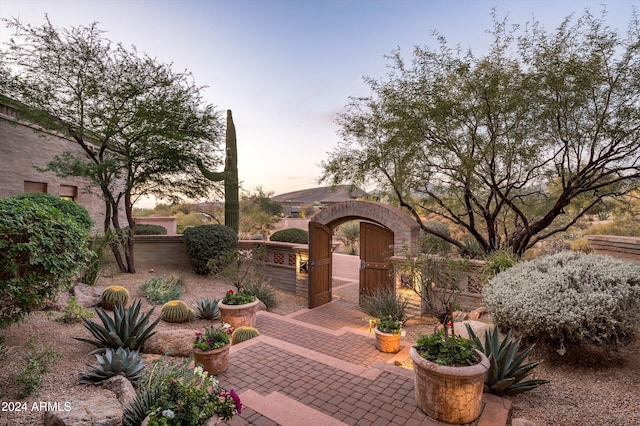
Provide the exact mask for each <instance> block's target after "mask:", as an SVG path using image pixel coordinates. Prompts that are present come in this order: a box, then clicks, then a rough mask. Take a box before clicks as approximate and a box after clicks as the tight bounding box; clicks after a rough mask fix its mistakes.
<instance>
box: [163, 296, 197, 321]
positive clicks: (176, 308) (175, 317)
mask: <svg viewBox="0 0 640 426" xmlns="http://www.w3.org/2000/svg"><path fill="white" fill-rule="evenodd" d="M160 315H161V318H162V319H163V320H164V321H167V322H187V321H191V320H192V319H193V318H194V317H195V311H194V310H193V309H191V308H190V307H188V306H187V304H186V303H184V302H183V301H182V300H171V301H169V302H167V303H165V304H164V305H162V310H161V311H160Z"/></svg>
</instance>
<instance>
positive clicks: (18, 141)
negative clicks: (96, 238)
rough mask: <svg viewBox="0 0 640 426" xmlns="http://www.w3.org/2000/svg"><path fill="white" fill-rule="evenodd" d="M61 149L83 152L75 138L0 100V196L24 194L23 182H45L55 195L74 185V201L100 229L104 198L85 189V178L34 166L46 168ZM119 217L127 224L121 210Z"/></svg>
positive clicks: (49, 191) (63, 192)
mask: <svg viewBox="0 0 640 426" xmlns="http://www.w3.org/2000/svg"><path fill="white" fill-rule="evenodd" d="M63 152H72V153H76V154H77V155H78V156H83V157H84V156H85V153H84V151H83V150H82V148H80V146H78V145H77V144H76V143H75V142H74V141H72V140H70V139H66V138H63V137H61V136H59V135H56V134H54V133H51V132H47V131H44V130H42V129H40V128H38V127H37V126H35V125H33V124H31V123H28V122H25V121H21V120H18V118H17V113H16V111H15V110H14V109H12V108H11V107H10V106H9V105H6V104H5V103H2V102H0V197H10V196H12V195H19V194H23V193H24V192H25V182H34V183H36V185H30V186H34V187H38V186H40V187H43V188H44V187H45V186H46V192H47V193H48V194H53V195H57V196H61V195H67V194H66V192H67V191H68V190H69V187H73V188H76V189H77V190H76V193H75V200H76V202H77V203H78V204H79V205H81V206H82V207H84V208H86V209H87V210H88V211H89V214H90V215H91V218H92V219H93V221H94V222H95V225H94V229H93V231H96V232H99V231H101V230H102V227H103V222H104V210H105V207H104V202H103V201H102V199H101V198H100V196H99V193H97V192H96V189H95V188H94V189H91V190H89V191H88V192H87V186H88V183H89V182H88V180H87V179H83V178H79V177H68V178H59V177H57V176H56V175H55V173H53V172H49V171H47V172H41V171H38V170H37V169H36V167H39V168H45V167H46V166H47V163H48V162H49V161H51V160H53V157H54V156H55V155H57V154H62V153H63ZM37 184H44V185H37ZM38 192H42V191H38ZM120 218H121V223H123V224H125V225H126V220H125V216H124V212H121V214H120Z"/></svg>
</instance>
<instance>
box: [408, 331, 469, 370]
mask: <svg viewBox="0 0 640 426" xmlns="http://www.w3.org/2000/svg"><path fill="white" fill-rule="evenodd" d="M413 347H414V348H416V350H417V351H418V353H419V354H420V356H422V357H423V358H424V359H426V360H428V361H431V362H435V363H436V364H438V365H449V366H464V365H475V364H477V363H478V361H479V360H478V357H477V355H476V354H475V352H474V349H475V346H474V344H473V342H472V341H471V340H469V339H465V338H463V337H460V336H457V335H452V336H450V337H449V338H446V339H445V337H444V331H439V332H437V333H433V334H430V335H428V336H427V335H422V336H420V337H418V338H417V339H416V344H415V345H414V346H413Z"/></svg>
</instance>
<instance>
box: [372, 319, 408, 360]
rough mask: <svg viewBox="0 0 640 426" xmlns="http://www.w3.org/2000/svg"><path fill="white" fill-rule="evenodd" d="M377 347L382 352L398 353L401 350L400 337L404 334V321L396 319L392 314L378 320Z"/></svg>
mask: <svg viewBox="0 0 640 426" xmlns="http://www.w3.org/2000/svg"><path fill="white" fill-rule="evenodd" d="M375 333H376V348H377V349H378V350H379V351H380V352H386V353H396V352H398V351H400V337H401V335H402V322H401V321H396V320H394V319H393V318H392V317H391V316H387V317H384V318H381V319H379V320H377V321H376V328H375Z"/></svg>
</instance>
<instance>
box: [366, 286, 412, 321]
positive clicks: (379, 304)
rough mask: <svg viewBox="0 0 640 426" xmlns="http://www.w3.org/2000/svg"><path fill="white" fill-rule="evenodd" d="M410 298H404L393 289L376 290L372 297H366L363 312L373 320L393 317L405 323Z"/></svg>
mask: <svg viewBox="0 0 640 426" xmlns="http://www.w3.org/2000/svg"><path fill="white" fill-rule="evenodd" d="M409 301H410V299H409V297H407V296H402V295H401V294H400V293H399V292H397V291H394V290H393V289H387V288H376V289H375V290H374V291H373V293H372V294H371V295H370V296H364V297H363V298H362V301H361V303H360V308H361V309H362V312H364V313H365V314H367V315H369V316H370V317H373V318H386V317H391V318H392V319H393V320H394V321H400V322H401V323H404V322H405V321H406V320H407V306H409Z"/></svg>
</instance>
